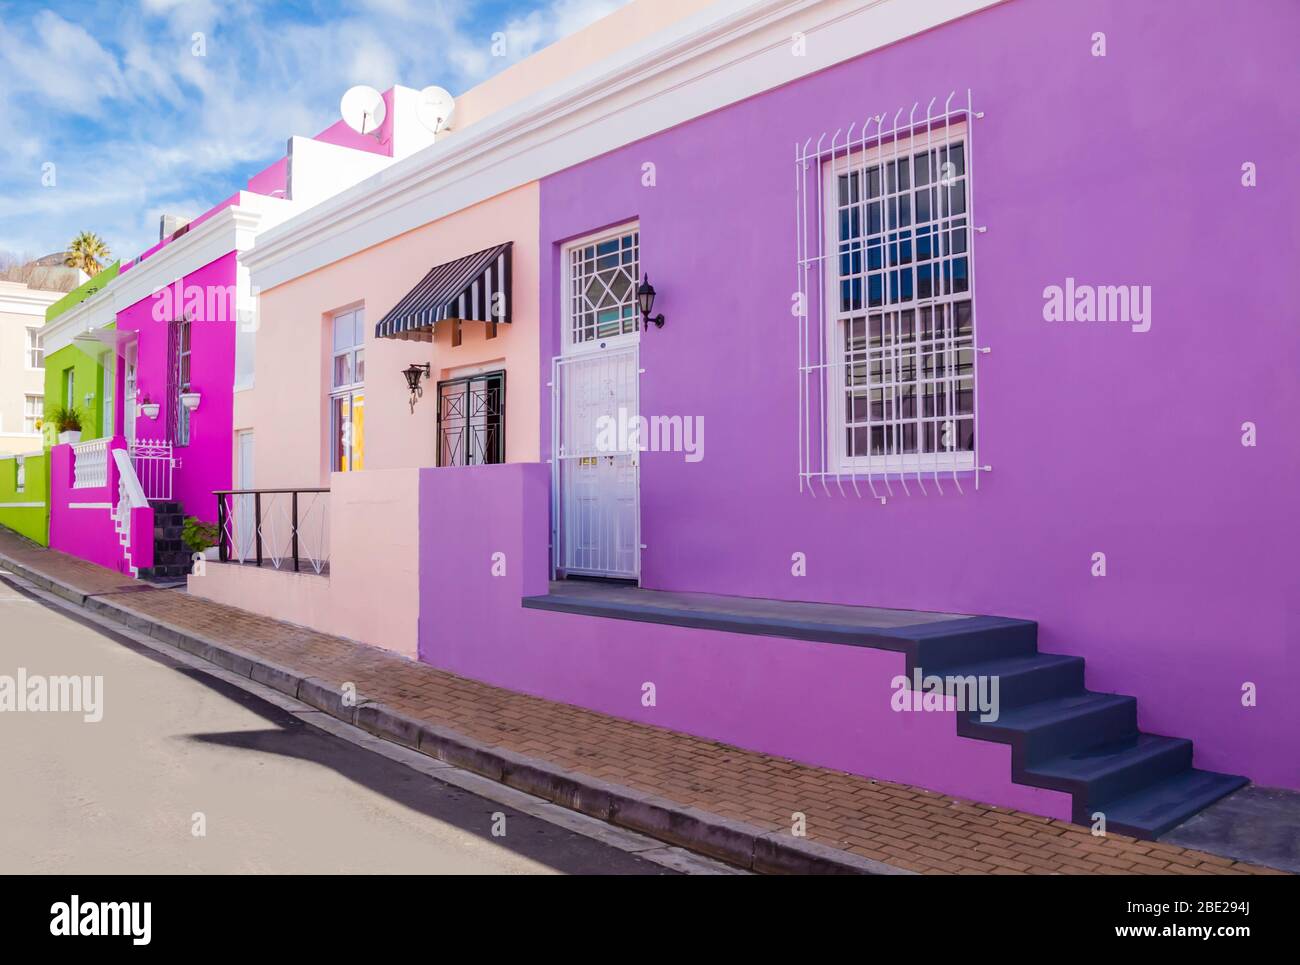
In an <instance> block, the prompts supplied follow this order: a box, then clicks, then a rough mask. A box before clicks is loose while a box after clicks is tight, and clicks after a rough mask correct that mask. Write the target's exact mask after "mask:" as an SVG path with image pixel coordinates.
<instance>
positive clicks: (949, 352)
mask: <svg viewBox="0 0 1300 965" xmlns="http://www.w3.org/2000/svg"><path fill="white" fill-rule="evenodd" d="M932 108H933V102H932V104H931V111H932ZM931 111H927V112H926V114H927V115H928V116H925V117H923V119H921V120H920V121H918V120H917V119H916V109H913V112H912V114H911V115H908V114H904V113H902V112H900V114H899V115H896V116H895V118H894V121H893V123H892V124H890V123H889V121H888V119H887V118H886V117H884V116H882V117H876V118H872V119H870V120H869V122H868V124H867V125H866V126H865V127H862V126H859V127H858V130H857V137H853V136H852V134H851V133H850V134H849V135H848V136H846V135H845V133H844V132H843V131H840V132H837V133H836V135H835V136H834V137H832V138H830V141H831V145H830V147H829V148H824V147H821V146H819V147H818V149H817V150H816V151H812V150H809V147H810V145H805V148H804V150H802V151H801V152H799V153H798V154H797V163H798V167H797V171H798V173H799V189H800V190H799V202H800V208H799V212H798V213H799V217H800V286H801V287H800V294H801V295H802V296H803V304H804V305H805V306H806V315H805V316H804V317H803V318H802V319H801V346H800V352H801V366H800V368H801V373H802V379H801V386H800V408H801V410H802V413H803V418H802V419H801V455H800V482H801V485H802V484H803V483H808V484H809V485H811V484H813V483H814V481H816V482H817V483H818V486H817V488H818V489H819V490H821V489H826V490H829V488H830V486H831V485H837V486H838V487H839V489H840V491H844V489H845V486H846V484H847V485H848V486H851V487H852V488H853V489H855V490H857V491H858V492H859V494H860V495H861V494H863V493H862V491H861V490H858V489H857V480H858V479H859V478H865V480H866V481H867V484H868V486H869V488H870V494H871V495H873V496H875V497H877V498H883V497H884V496H886V495H890V494H893V493H894V484H901V486H902V489H903V491H904V492H911V491H912V490H911V489H910V488H909V484H910V483H913V482H914V483H915V484H918V485H919V489H920V490H921V491H929V490H927V489H926V485H927V483H930V482H933V483H935V484H936V489H937V491H939V492H942V491H943V486H942V483H943V482H946V481H948V480H951V481H952V482H954V483H955V486H956V488H957V489H958V490H960V489H961V480H960V477H959V476H958V474H959V473H968V472H970V471H972V470H974V469H975V468H976V465H977V462H976V445H975V441H976V406H975V359H976V352H977V349H976V342H975V319H974V296H973V286H972V280H973V264H972V260H973V256H972V252H971V233H972V225H971V220H970V218H971V211H970V209H971V203H970V202H971V191H970V170H969V167H970V146H969V145H970V141H969V123H970V112H969V107H968V104H967V105H962V106H961V107H960V108H959V109H958V110H956V111H953V110H950V109H949V108H948V107H947V106H945V107H944V110H943V111H942V113H940V114H938V115H935V114H933V113H932V112H931ZM814 191H815V192H816V196H815V198H810V197H809V195H811V194H812V193H813V192H814ZM810 216H811V217H810ZM813 219H815V223H814V221H813ZM940 474H943V478H942V479H941V476H940ZM878 481H879V482H881V483H882V484H883V488H882V489H877V486H876V483H877V482H878Z"/></svg>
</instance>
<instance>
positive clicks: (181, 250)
mask: <svg viewBox="0 0 1300 965" xmlns="http://www.w3.org/2000/svg"><path fill="white" fill-rule="evenodd" d="M414 93H415V92H413V91H407V90H406V89H404V88H394V89H393V90H390V91H388V92H387V93H386V94H385V95H384V100H385V103H386V105H387V113H386V117H385V120H384V122H383V124H382V125H381V126H380V128H379V129H378V130H377V131H376V132H374V133H373V134H364V135H363V134H359V133H357V132H355V131H353V130H352V129H351V128H349V127H348V126H347V125H346V124H344V123H343V122H342V121H339V122H338V123H336V124H334V125H332V126H331V127H329V128H327V129H326V130H325V131H323V132H321V133H320V134H318V135H317V136H316V137H315V138H303V137H293V138H290V140H289V153H288V155H287V156H286V157H284V158H281V159H280V160H278V161H276V162H275V163H274V164H272V165H270V166H269V167H267V168H266V169H265V170H263V171H261V172H260V173H258V174H256V175H255V176H253V177H252V178H250V179H249V182H248V188H247V189H246V190H242V191H239V192H236V193H235V194H234V195H232V196H231V197H229V198H227V199H226V200H224V201H223V202H221V203H220V204H217V205H215V206H214V207H212V208H211V209H209V210H208V211H206V212H204V213H203V214H202V215H200V216H199V217H197V218H194V219H193V220H191V221H189V222H187V223H184V224H183V225H182V226H181V227H179V228H177V229H175V230H172V231H171V232H170V233H169V234H167V235H166V236H165V237H163V238H162V239H161V240H160V241H159V242H158V244H156V245H154V246H153V247H151V248H149V249H148V250H147V251H145V252H144V253H142V254H141V255H140V256H138V257H137V258H135V259H134V260H132V261H130V262H127V263H125V264H124V265H123V266H122V269H121V272H120V273H119V275H118V276H117V277H116V278H115V279H113V281H112V282H111V283H110V284H109V285H107V286H106V287H105V288H104V289H103V290H102V291H101V292H99V293H98V294H96V295H95V296H94V297H93V298H92V299H89V300H87V302H86V304H85V305H84V306H79V307H78V309H77V311H78V312H81V313H84V314H86V315H87V317H88V318H93V319H95V320H96V321H97V322H98V323H99V327H98V329H97V332H96V333H94V334H97V335H98V337H99V338H100V339H101V340H102V341H105V342H108V343H109V344H111V345H112V348H113V351H112V353H111V354H110V355H109V356H108V361H107V362H106V366H107V369H108V371H106V372H105V384H106V385H110V384H111V385H112V386H113V394H112V399H113V409H112V412H113V419H112V426H113V427H115V431H114V432H113V434H112V435H111V436H110V437H108V438H107V439H102V440H83V441H81V442H80V443H78V444H76V445H75V446H56V447H55V449H54V454H53V457H52V459H53V465H54V466H57V467H60V468H59V470H58V471H56V472H54V473H53V474H52V476H51V480H52V486H51V504H50V505H51V522H50V534H51V541H50V545H51V546H52V547H53V548H55V549H61V550H64V551H66V552H70V553H73V554H75V555H78V556H82V557H83V558H86V559H90V560H93V561H94V562H97V563H100V564H101V565H104V566H109V567H112V568H114V569H118V570H121V571H122V572H124V573H130V574H132V575H146V576H151V577H155V578H169V579H181V578H183V577H184V576H185V574H186V573H188V572H189V569H190V552H189V550H187V549H186V547H185V546H184V545H183V544H182V542H181V539H180V537H181V525H182V522H183V520H184V519H185V518H186V517H189V516H193V517H197V518H198V519H199V520H201V521H204V522H208V523H214V522H216V511H215V501H214V499H213V496H212V494H213V491H214V490H218V489H228V488H230V486H231V481H232V479H231V465H232V453H233V430H232V426H233V407H234V401H233V400H234V393H235V391H236V390H238V389H239V388H241V387H247V386H248V385H250V384H251V380H252V378H253V359H252V347H253V345H254V341H255V340H254V336H255V332H256V329H257V325H258V316H257V301H256V293H255V292H254V291H253V289H252V287H251V283H250V281H249V278H248V272H247V270H245V269H244V268H243V267H242V265H241V262H240V258H241V254H242V253H245V252H247V251H248V250H250V249H251V248H252V247H253V246H254V244H255V242H256V237H257V235H258V234H259V233H260V232H262V231H264V230H266V229H268V228H270V227H272V226H274V225H277V224H279V223H281V222H282V221H284V220H286V219H287V218H289V217H291V216H293V215H295V214H299V213H302V212H303V211H306V210H309V209H310V208H311V207H313V206H314V205H316V204H317V203H319V202H320V201H322V200H324V199H325V198H328V197H330V196H331V195H333V194H335V193H337V192H338V191H340V190H342V189H343V188H346V187H348V186H350V185H351V184H353V183H355V182H356V181H358V180H360V179H362V178H364V177H366V176H368V175H370V174H374V173H376V172H377V171H380V170H382V169H383V168H384V167H386V166H387V165H389V164H391V163H392V162H393V160H395V159H396V158H397V157H400V156H402V155H403V154H408V153H410V152H412V151H414V150H416V149H418V148H419V147H420V146H423V145H424V144H425V143H428V138H427V136H421V135H420V134H419V133H416V132H415V128H416V127H417V126H418V125H415V124H414V116H413V113H412V102H411V101H410V96H411V95H414ZM80 337H81V338H87V337H89V333H88V334H87V335H83V336H80ZM119 450H120V451H122V452H124V453H125V454H126V455H125V462H123V457H119V456H115V455H114V454H113V453H114V452H115V451H119ZM126 467H130V470H129V471H128V469H127V468H126ZM128 507H129V508H128ZM150 514H154V515H156V516H157V518H156V519H155V518H154V517H153V516H151V515H150Z"/></svg>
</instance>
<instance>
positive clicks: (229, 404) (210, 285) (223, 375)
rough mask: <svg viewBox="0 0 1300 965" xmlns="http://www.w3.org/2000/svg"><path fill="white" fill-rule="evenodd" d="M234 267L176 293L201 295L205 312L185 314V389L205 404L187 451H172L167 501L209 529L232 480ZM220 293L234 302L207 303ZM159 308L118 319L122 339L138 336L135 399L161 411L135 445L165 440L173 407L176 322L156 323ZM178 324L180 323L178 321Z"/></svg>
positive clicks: (194, 417) (141, 427)
mask: <svg viewBox="0 0 1300 965" xmlns="http://www.w3.org/2000/svg"><path fill="white" fill-rule="evenodd" d="M236 267H237V266H236V254H235V252H233V251H232V252H230V253H229V254H227V255H223V256H222V257H221V258H218V259H217V260H216V261H213V262H211V263H209V264H207V265H205V266H203V267H202V268H200V269H199V270H197V271H194V272H191V273H190V274H188V275H186V276H184V278H182V279H181V291H182V292H183V293H185V294H186V295H188V293H189V289H190V288H191V286H193V287H195V288H198V289H201V290H202V291H203V293H204V295H203V298H202V299H201V301H202V304H199V301H200V300H199V299H194V301H193V304H188V303H187V304H185V305H184V306H183V307H184V308H185V309H186V310H187V311H188V312H189V315H190V317H191V320H192V324H191V328H190V331H191V359H190V382H191V385H192V390H193V391H195V392H198V393H199V394H200V395H201V397H202V398H201V399H200V401H199V407H198V409H196V410H195V411H194V412H193V413H192V414H191V417H190V442H189V445H187V446H178V447H177V448H176V450H175V454H176V456H177V457H178V458H179V459H180V461H181V464H180V466H179V467H178V468H177V469H176V470H175V475H174V477H173V490H172V494H173V498H175V499H179V500H180V501H181V502H182V503H183V504H184V506H185V512H186V513H187V514H189V515H192V516H198V517H199V518H200V519H204V520H207V521H209V522H212V521H215V520H216V515H217V511H216V498H215V497H214V496H213V495H212V491H213V490H214V489H229V488H230V479H231V465H230V462H231V438H232V434H233V432H234V409H233V406H234V398H233V385H234V377H235V376H234V373H235V326H236V324H237V322H236V320H235V318H234V314H233V309H234V295H233V292H234V287H235V272H236ZM217 289H223V290H226V291H229V292H230V293H232V294H231V295H230V296H229V297H228V298H225V299H223V298H220V297H213V298H210V297H209V292H212V291H215V290H217ZM175 300H176V299H175V298H173V299H172V301H173V302H174V301H175ZM156 301H157V298H156V296H150V297H148V298H142V299H141V300H140V301H138V302H136V303H135V304H134V305H132V306H130V307H129V308H126V309H124V310H123V311H120V312H118V313H117V328H118V331H119V332H133V333H135V335H136V339H137V345H138V353H139V354H138V359H139V361H138V364H137V373H136V380H137V393H138V397H139V398H143V397H144V396H146V395H147V396H148V397H149V398H150V400H151V401H153V402H157V403H159V404H160V406H161V408H160V409H159V411H158V417H157V418H156V419H148V418H146V417H145V416H144V415H143V414H142V415H139V416H138V417H137V418H136V423H135V424H136V437H137V438H139V439H146V438H147V439H160V440H165V439H166V438H167V425H168V421H167V420H168V409H169V407H170V406H172V405H174V404H175V400H173V399H171V398H169V397H168V392H167V372H168V366H169V360H168V356H167V319H168V318H171V317H173V315H171V314H168V315H167V316H166V317H165V318H164V319H163V320H162V321H158V320H155V319H154V306H155V304H156ZM175 317H179V313H176V315H175ZM119 371H120V366H119ZM119 385H120V376H119ZM123 395H124V393H123V392H122V391H120V390H119V391H118V392H117V394H116V395H115V399H117V405H118V410H119V411H118V414H117V418H118V421H117V422H116V424H117V425H123V424H124V423H123V422H122V421H121V417H122V412H121V408H122V398H123Z"/></svg>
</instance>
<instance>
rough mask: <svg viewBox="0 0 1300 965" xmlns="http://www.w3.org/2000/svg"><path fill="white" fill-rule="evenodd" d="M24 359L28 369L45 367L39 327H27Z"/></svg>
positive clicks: (43, 348)
mask: <svg viewBox="0 0 1300 965" xmlns="http://www.w3.org/2000/svg"><path fill="white" fill-rule="evenodd" d="M25 359H26V367H27V368H28V369H30V370H36V369H44V368H45V346H44V344H43V343H42V341H41V330H40V328H39V327H37V328H28V329H27V353H26V356H25Z"/></svg>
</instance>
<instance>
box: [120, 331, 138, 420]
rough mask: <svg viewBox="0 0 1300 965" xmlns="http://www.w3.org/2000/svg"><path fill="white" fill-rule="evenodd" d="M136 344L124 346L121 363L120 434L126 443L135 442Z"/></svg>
mask: <svg viewBox="0 0 1300 965" xmlns="http://www.w3.org/2000/svg"><path fill="white" fill-rule="evenodd" d="M136 351H137V346H136V344H135V343H134V342H132V343H131V344H130V345H128V346H127V347H126V360H125V361H124V362H123V364H122V369H123V376H122V382H123V385H122V435H123V436H125V437H126V441H127V442H128V443H132V442H135V367H136V358H137V356H136Z"/></svg>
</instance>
